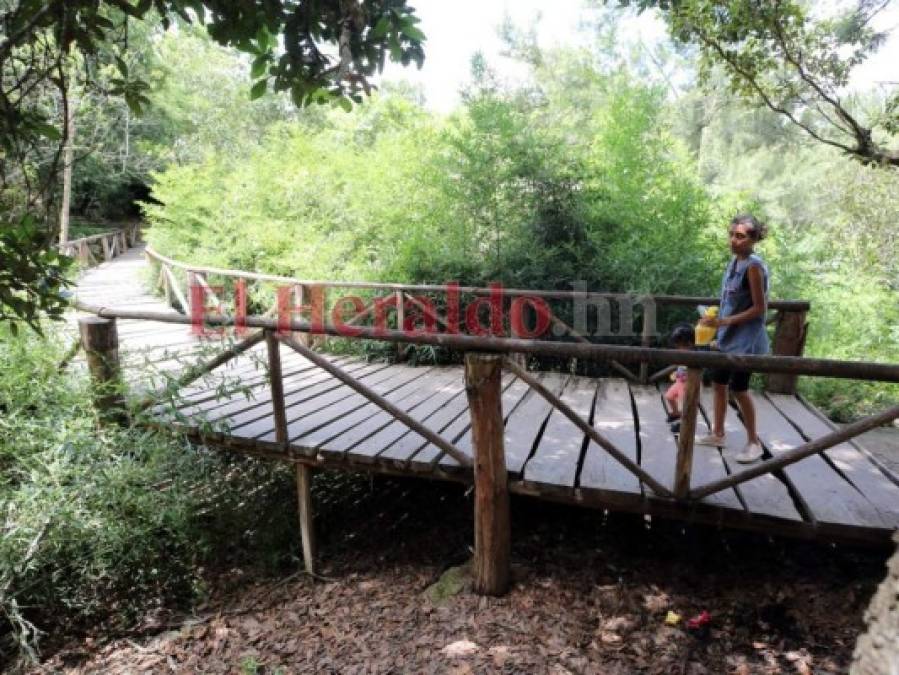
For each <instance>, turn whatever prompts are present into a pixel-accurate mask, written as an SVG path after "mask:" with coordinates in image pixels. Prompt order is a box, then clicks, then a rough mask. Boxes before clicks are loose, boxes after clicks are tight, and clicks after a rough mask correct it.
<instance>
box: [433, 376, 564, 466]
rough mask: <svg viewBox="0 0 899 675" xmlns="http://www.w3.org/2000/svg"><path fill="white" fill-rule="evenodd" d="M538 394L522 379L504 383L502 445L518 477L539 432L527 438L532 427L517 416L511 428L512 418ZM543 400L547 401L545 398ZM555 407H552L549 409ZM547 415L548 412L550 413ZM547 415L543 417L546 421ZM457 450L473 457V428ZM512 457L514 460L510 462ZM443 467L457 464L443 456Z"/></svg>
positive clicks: (467, 429)
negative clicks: (510, 418)
mask: <svg viewBox="0 0 899 675" xmlns="http://www.w3.org/2000/svg"><path fill="white" fill-rule="evenodd" d="M547 375H549V379H550V380H552V381H553V382H554V381H555V380H556V377H555V376H556V375H557V374H556V373H547ZM560 379H562V380H563V381H564V380H567V379H568V377H567V376H564V377H561V378H560ZM560 390H561V386H559V387H558V388H557V389H556V392H558V391H560ZM533 394H536V392H533V391H531V388H530V387H529V386H528V385H527V383H526V382H522V381H521V380H519V379H515V380H512V382H511V383H509V384H508V385H505V384H504V388H503V414H504V415H505V416H506V420H505V422H506V426H505V428H504V432H503V434H504V435H503V443H504V445H505V448H506V468H508V467H509V464H510V463H511V465H512V466H513V467H514V469H509V470H510V471H512V472H513V473H515V474H518V473H520V472H521V467H523V466H524V463H525V462H526V461H527V458H528V457H529V456H530V454H531V450H532V449H533V446H534V438H535V435H536V431H537V430H538V429H539V426H538V427H537V429H533V431H534V435H531V436H530V438H528V437H527V436H528V429H527V428H526V427H528V426H530V425H526V424H519V421H520V420H521V418H520V416H516V421H515V422H513V423H512V424H511V425H510V424H509V417H510V416H511V415H514V414H515V413H516V411H517V410H518V408H519V405H520V403H521V401H522V399H523V398H524V397H525V396H531V395H533ZM538 398H541V399H543V397H542V396H538ZM543 400H544V401H545V400H546V399H543ZM550 407H552V406H550ZM546 414H547V415H548V414H549V411H548V410H547V413H546ZM545 418H546V415H544V419H545ZM456 447H457V448H459V449H460V450H462V451H463V452H464V453H465V454H467V455H469V456H470V457H474V444H473V441H472V432H471V425H469V426H468V427H467V428H466V429H465V432H464V433H463V434H462V436H460V437H459V439H458V440H457V441H456ZM510 455H511V459H510ZM438 463H439V464H440V465H442V466H445V467H448V468H451V469H452V468H455V467H456V466H457V465H458V464H457V462H456V461H455V460H454V459H453V458H452V457H447V456H446V455H443V456H442V457H440V459H439V462H438Z"/></svg>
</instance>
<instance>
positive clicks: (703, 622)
mask: <svg viewBox="0 0 899 675" xmlns="http://www.w3.org/2000/svg"><path fill="white" fill-rule="evenodd" d="M711 622H712V615H711V614H709V613H708V611H706V610H702V613H701V614H699V615H698V616H694V617H693V618H692V619H690V620H689V621H687V628H689V629H690V630H699V629H700V628H705V627H706V626H708V625H709V624H710V623H711Z"/></svg>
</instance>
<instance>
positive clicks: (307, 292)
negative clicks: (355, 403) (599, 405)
mask: <svg viewBox="0 0 899 675" xmlns="http://www.w3.org/2000/svg"><path fill="white" fill-rule="evenodd" d="M146 255H147V258H148V259H149V260H151V261H153V262H154V263H156V264H158V265H159V276H158V285H159V287H160V288H161V289H162V290H163V292H164V294H165V297H166V302H167V303H168V304H169V305H172V304H173V301H174V302H176V303H177V305H178V307H180V309H181V311H182V312H184V313H186V314H190V313H191V304H192V302H194V301H195V298H194V295H195V294H194V293H192V292H191V287H192V286H198V287H200V288H201V289H202V291H203V295H204V296H205V297H206V298H208V299H210V300H212V302H213V304H214V305H216V306H219V307H221V306H222V300H224V298H221V297H219V295H218V294H217V293H216V292H215V291H214V290H213V288H212V287H211V285H210V283H209V278H210V277H222V278H230V279H242V280H244V281H247V282H261V283H269V284H277V285H280V286H281V287H282V288H288V289H290V290H291V294H292V297H293V302H295V303H296V305H298V306H302V305H304V304H306V303H308V302H309V299H310V298H314V297H319V296H320V297H322V298H323V301H324V303H325V305H327V302H328V299H329V298H328V291H331V290H342V291H347V290H350V291H366V292H375V293H377V292H380V293H383V295H380V296H375V297H374V298H371V301H370V304H369V305H368V306H367V307H365V308H364V309H363V310H362V311H360V312H358V313H356V314H355V315H353V316H352V317H351V318H349V319H347V320H345V321H344V324H345V325H348V326H355V325H358V324H360V322H362V321H364V320H369V321H371V319H372V316H373V315H374V314H375V308H376V307H377V305H378V303H381V304H382V306H384V305H389V307H390V308H392V310H393V314H394V316H395V325H396V327H397V328H402V327H403V326H404V324H405V320H406V317H407V312H412V311H414V312H419V313H420V314H422V315H427V316H429V317H430V318H432V319H433V320H434V322H435V323H436V324H439V325H440V327H441V328H442V329H446V328H447V325H446V322H445V321H444V320H443V319H442V318H441V317H440V316H439V315H437V314H436V313H435V312H434V311H433V309H431V307H432V306H433V304H428V303H427V302H426V299H427V298H428V297H429V296H435V295H436V296H438V300H440V301H445V298H446V294H447V288H448V287H447V286H446V285H433V284H398V283H380V282H369V281H321V280H308V279H306V280H304V279H298V278H296V277H288V276H280V275H274V274H264V273H259V272H247V271H242V270H233V269H225V268H219V267H207V266H200V265H190V264H187V263H183V262H179V261H177V260H173V259H172V258H169V257H166V256H164V255H162V254H160V253H158V252H156V251H155V250H153V249H152V247H147V249H146ZM454 290H455V292H457V293H459V294H460V295H465V296H475V297H486V296H490V295H491V293H493V292H494V290H495V289H493V288H489V287H480V286H457V287H455V289H454ZM525 297H531V298H539V299H541V300H544V301H560V300H565V301H572V302H576V301H580V302H583V303H585V304H591V303H593V304H594V306H595V304H597V303H598V304H599V305H601V304H602V303H610V302H612V301H616V300H620V299H621V298H624V297H627V298H629V299H630V300H631V301H632V304H635V305H640V309H641V311H640V313H639V320H640V328H639V333H632V334H634V337H637V336H639V340H640V345H641V346H642V347H651V346H652V344H653V341H654V339H656V338H658V333H657V317H656V309H657V308H658V307H665V306H681V307H695V306H697V305H717V304H719V299H718V298H715V297H702V296H680V295H652V294H642V295H629V294H622V293H605V292H594V291H587V290H584V291H580V290H578V291H567V290H535V289H520V288H503V289H502V301H503V302H504V303H505V302H509V303H511V302H514V301H515V300H516V299H518V298H525ZM438 304H439V303H438ZM278 309H279V308H278V300H277V299H276V300H275V302H274V303H273V304H272V305H271V307H270V308H269V309H268V311H267V312H266V313H265V315H266V316H272V315H274V314H276V313H277V312H278ZM768 309H769V310H771V312H772V314H771V315H770V316H769V317H768V319H767V323H769V324H771V323H773V324H775V328H774V339H773V344H772V352H773V353H774V354H775V355H778V356H801V355H802V353H803V350H804V346H805V335H806V330H807V327H808V323H807V322H806V316H807V313H808V311H809V309H810V304H809V302H807V301H804V300H770V301H769V302H768ZM585 311H586V310H585ZM632 312H633V308H630V309H628V311H626V312H624V314H623V315H621V316H619V317H618V318H619V331H618V333H617V334H612V333H610V335H613V336H616V337H617V336H621V335H627V332H626V331H631V330H632V329H633V323H634V318H635V317H634V316H633V313H632ZM503 314H504V315H507V312H506V308H505V307H504V308H503ZM330 316H331V312H330V311H326V312H325V317H326V319H327V318H328V317H330ZM610 318H611V317H609V316H607V317H606V319H607V320H609V322H610ZM584 319H585V321H586V314H585V316H584ZM549 320H550V326H551V329H552V332H553V334H554V335H557V336H558V337H567V338H570V339H572V340H574V341H575V342H578V343H580V344H594V343H595V341H594V340H591V339H590V336H589V335H584V334H582V333H581V332H579V331H577V330H576V329H575V328H574V327H572V326H571V325H570V324H569V323H567V322H566V321H564V320H563V319H562V318H560V317H559V316H558V313H557V311H555V310H553V309H551V310H550V315H549ZM595 323H597V324H599V323H600V319H599V317H598V316H597V319H596V322H595ZM622 331H625V332H622ZM508 333H509V334H511V336H512V337H520V336H519V335H517V334H516V332H515V327H514V326H509V327H508ZM306 335H308V334H301V335H300V336H299V337H301V338H302V339H304V344H307V345H308V344H309V342H308V340H306V339H305V336H306ZM603 337H606V336H603V335H602V334H600V335H599V339H600V341H601V340H602V339H603ZM397 356H398V359H402V352H398V355H397ZM607 363H608V366H609V367H610V368H611V369H613V370H615V371H616V372H618V373H619V374H620V375H622V376H624V377H625V378H626V379H627V380H629V381H631V382H640V383H644V384H645V383H650V382H655V381H657V380H659V379H661V378H663V377H665V376H666V375H668V374H669V373H670V372H671V371H672V369H673V367H672V366H669V367H665V368H663V369H661V370H659V371H657V372H655V373H650V372H649V367H650V362H649V361H648V360H642V361H639V362H638V363H636V364H634V365H635V366H636V372H634V370H632V369H631V368H629V367H627V366H626V365H625V364H623V363H622V362H621V361H620V360H618V359H615V358H612V359H609V360H608V361H607ZM766 389H767V390H768V391H770V392H776V393H795V390H796V376H795V375H791V374H781V373H772V374H769V375H768V376H767V378H766Z"/></svg>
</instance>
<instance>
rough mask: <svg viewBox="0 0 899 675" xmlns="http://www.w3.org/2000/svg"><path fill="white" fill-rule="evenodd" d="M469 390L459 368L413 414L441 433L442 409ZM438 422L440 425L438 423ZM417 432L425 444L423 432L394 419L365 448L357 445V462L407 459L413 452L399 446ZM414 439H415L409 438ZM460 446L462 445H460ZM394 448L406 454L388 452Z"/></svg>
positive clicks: (354, 452) (418, 419)
mask: <svg viewBox="0 0 899 675" xmlns="http://www.w3.org/2000/svg"><path fill="white" fill-rule="evenodd" d="M464 391H465V381H464V379H463V378H462V377H461V373H460V372H459V371H458V369H455V368H454V369H453V377H452V379H450V380H449V382H447V383H446V384H444V385H443V386H441V387H440V388H439V389H438V390H437V391H436V392H435V394H434V396H431V397H429V398H427V399H426V400H425V401H423V402H422V403H421V404H420V405H417V406H415V408H413V409H411V410H409V411H408V412H409V414H410V415H412V417H413V418H415V419H416V420H417V421H419V422H421V423H422V424H424V425H426V426H427V427H428V428H429V429H432V430H433V431H435V432H437V433H439V432H440V430H439V428H438V427H439V426H440V423H439V420H440V416H439V412H440V411H441V410H442V409H444V408H446V407H447V406H450V405H451V404H452V402H453V401H454V400H455V399H456V398H457V397H461V399H462V400H463V401H464V399H465V397H464V396H462V393H463V392H464ZM435 425H436V426H435ZM410 434H414V436H415V438H417V439H419V440H418V447H420V446H421V444H423V443H426V442H427V441H425V439H424V438H422V437H421V436H420V435H419V434H417V433H416V432H414V431H412V430H411V429H409V427H407V426H406V425H405V424H402V423H401V422H400V421H399V420H393V421H392V422H391V423H390V424H389V425H388V426H386V427H384V428H383V429H381V430H380V431H378V432H377V433H375V434H373V435H372V436H371V437H369V438H367V439H366V440H365V444H364V448H363V447H362V446H357V448H354V449H353V450H352V455H353V459H354V461H362V462H366V461H369V460H370V461H379V462H392V461H395V460H396V459H398V458H399V457H401V458H402V459H403V460H405V459H406V458H407V457H408V454H409V451H403V450H399V449H398V446H399V445H400V444H401V442H402V440H403V439H404V438H405V437H406V436H408V435H410ZM409 440H412V439H409ZM457 447H458V446H457ZM393 449H397V452H398V453H402V454H401V455H400V456H399V457H394V456H392V455H388V454H387V453H388V452H390V451H391V450H393ZM363 451H364V452H365V455H364V456H363V455H361V454H360V453H361V452H363ZM369 452H373V453H374V454H373V455H369V454H368V453H369Z"/></svg>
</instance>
